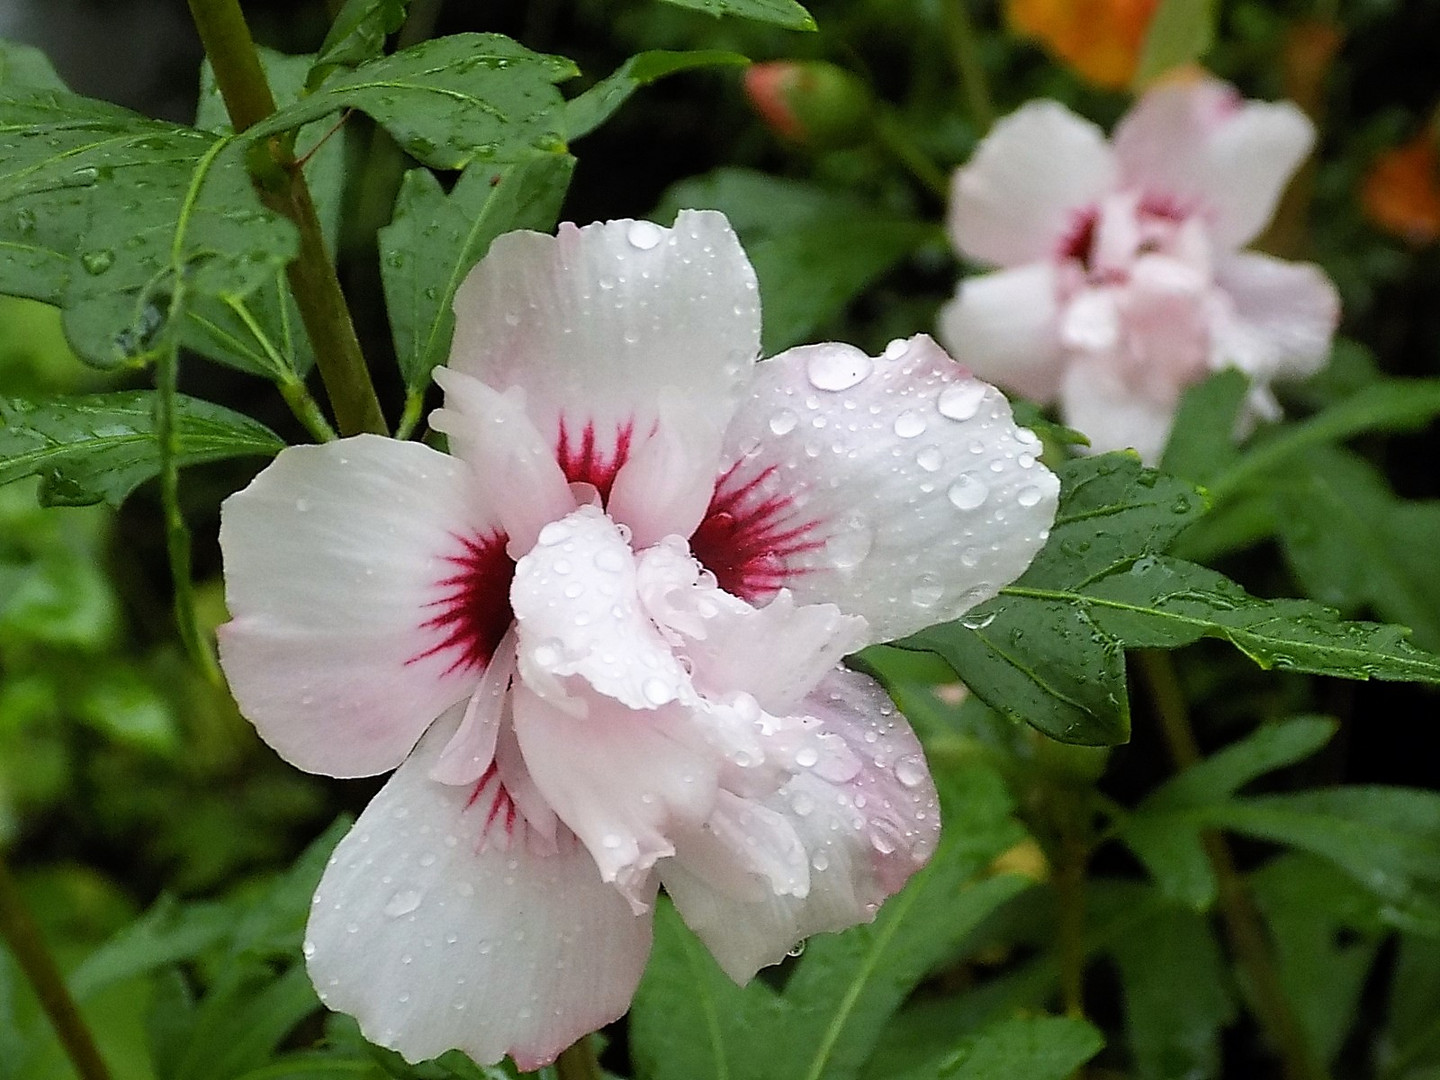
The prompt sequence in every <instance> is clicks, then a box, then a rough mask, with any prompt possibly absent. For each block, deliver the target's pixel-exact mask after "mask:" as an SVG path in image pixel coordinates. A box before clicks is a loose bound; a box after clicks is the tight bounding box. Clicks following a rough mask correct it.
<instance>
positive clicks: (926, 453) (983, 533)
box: [691, 335, 1059, 641]
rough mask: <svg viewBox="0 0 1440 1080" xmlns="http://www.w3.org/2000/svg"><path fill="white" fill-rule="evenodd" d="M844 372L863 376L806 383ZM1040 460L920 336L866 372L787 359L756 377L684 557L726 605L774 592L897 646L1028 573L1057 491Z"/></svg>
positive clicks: (835, 354) (1034, 445) (816, 358)
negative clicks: (857, 622)
mask: <svg viewBox="0 0 1440 1080" xmlns="http://www.w3.org/2000/svg"><path fill="white" fill-rule="evenodd" d="M860 361H864V363H863V365H862V364H861V363H860ZM843 364H849V365H851V366H852V367H854V368H855V370H857V371H863V372H864V375H863V377H861V378H858V379H856V380H855V381H854V382H853V383H851V384H850V385H848V386H847V387H846V388H844V389H835V390H830V389H822V388H821V385H820V384H821V383H824V384H826V385H838V384H836V383H832V382H829V381H828V380H824V379H821V380H818V381H817V379H816V377H815V373H816V371H817V370H819V371H822V372H823V371H827V370H829V369H830V368H832V367H836V366H840V365H843ZM1039 452H1040V443H1039V440H1038V439H1036V438H1035V436H1034V435H1032V434H1031V433H1030V432H1029V431H1028V430H1025V429H1023V428H1017V427H1016V426H1015V424H1014V421H1013V419H1012V416H1011V413H1010V406H1009V403H1008V402H1006V400H1005V399H1004V397H1003V396H1001V394H1000V392H999V391H997V390H996V389H995V388H994V387H992V386H988V385H986V384H985V383H982V382H980V381H979V380H978V379H972V378H970V377H968V374H967V372H966V371H965V369H964V368H962V367H961V366H960V365H959V364H956V363H955V362H954V361H953V360H951V359H950V358H949V357H948V356H947V355H945V353H944V351H943V350H941V349H940V347H939V346H938V345H936V344H935V343H934V342H933V341H931V340H930V339H929V338H928V337H925V336H924V335H921V336H918V337H915V338H912V339H910V341H908V342H895V343H893V344H892V346H891V347H890V348H888V349H886V351H885V355H884V356H882V357H880V358H879V359H877V360H874V361H871V360H869V359H868V358H866V357H864V356H863V354H860V353H859V352H858V350H855V349H852V348H850V347H849V346H846V345H815V346H807V347H804V348H799V349H791V350H790V351H789V352H786V353H784V354H782V355H780V356H778V357H776V358H775V359H773V360H768V361H766V362H765V363H763V364H761V365H760V367H759V368H758V369H757V376H756V380H755V385H754V389H753V392H752V395H751V397H750V399H749V400H748V401H747V402H746V403H745V404H744V405H743V406H742V407H741V409H740V411H739V412H738V413H737V414H736V417H735V420H734V422H733V423H732V424H731V426H730V430H729V431H728V432H727V433H726V456H725V460H727V461H731V462H734V464H733V466H732V467H731V468H730V469H729V471H728V472H727V473H726V474H725V475H724V476H722V478H721V480H720V482H719V483H718V485H717V487H716V493H715V497H714V499H713V500H712V501H711V507H710V512H709V514H708V515H707V516H706V519H705V521H704V522H702V523H701V525H700V528H699V529H698V530H696V532H695V535H694V537H692V539H691V549H692V550H693V551H694V552H695V554H696V556H697V557H699V558H700V560H701V562H703V563H704V564H705V565H706V566H707V567H708V568H709V569H710V570H712V571H714V573H715V574H716V576H717V577H718V578H719V582H720V585H721V587H722V588H724V589H726V590H727V591H729V592H732V593H734V594H736V595H739V596H743V597H746V598H747V599H750V600H752V601H758V600H763V599H764V598H766V597H767V596H771V595H773V594H774V592H775V591H776V590H778V589H779V588H782V587H787V588H789V589H791V590H792V591H793V592H794V594H795V599H796V600H797V601H799V602H800V603H802V604H811V603H833V604H835V605H837V606H838V607H839V608H840V610H841V611H843V612H845V613H847V614H852V615H861V616H863V617H864V618H865V619H867V620H868V621H869V623H870V631H871V639H872V640H876V641H884V640H889V639H891V638H895V637H901V636H903V635H905V634H908V633H911V632H913V631H915V630H918V629H920V628H921V627H923V626H927V625H930V624H931V623H936V622H941V621H943V620H946V619H953V618H955V617H957V616H958V615H960V614H961V613H963V612H964V611H966V610H968V609H969V608H970V607H973V606H974V605H975V604H978V603H980V602H981V601H983V600H986V599H988V598H990V597H991V596H994V595H995V593H996V592H997V591H998V590H999V589H1000V588H1001V587H1002V586H1003V585H1005V584H1006V583H1008V582H1010V581H1013V580H1014V579H1015V578H1016V577H1018V576H1019V575H1020V573H1021V571H1023V570H1024V569H1025V567H1026V566H1028V565H1029V563H1030V560H1031V559H1032V558H1033V557H1034V555H1035V552H1036V551H1038V550H1039V549H1040V546H1041V545H1042V544H1043V543H1044V541H1045V537H1046V535H1047V531H1048V529H1049V525H1050V522H1051V520H1052V518H1053V517H1054V513H1055V502H1056V495H1057V492H1058V490H1059V483H1058V481H1057V480H1056V479H1055V477H1054V475H1053V474H1051V473H1050V472H1049V470H1047V469H1046V468H1045V467H1044V466H1043V465H1040V464H1038V463H1037V460H1036V455H1037V454H1038V453H1039Z"/></svg>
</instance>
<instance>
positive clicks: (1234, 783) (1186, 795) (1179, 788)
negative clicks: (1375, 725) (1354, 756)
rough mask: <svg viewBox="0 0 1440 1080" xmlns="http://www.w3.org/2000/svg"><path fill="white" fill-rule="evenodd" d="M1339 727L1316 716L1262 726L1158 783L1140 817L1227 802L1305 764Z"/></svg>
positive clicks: (1143, 805) (1328, 720)
mask: <svg viewBox="0 0 1440 1080" xmlns="http://www.w3.org/2000/svg"><path fill="white" fill-rule="evenodd" d="M1338 726H1339V725H1337V724H1336V722H1335V721H1334V720H1330V719H1327V718H1322V717H1318V716H1301V717H1296V718H1294V719H1291V720H1281V721H1277V722H1275V723H1269V724H1262V725H1261V726H1260V727H1258V728H1256V729H1255V730H1254V731H1252V732H1251V733H1250V734H1249V735H1247V736H1245V738H1243V739H1241V740H1239V741H1238V742H1234V743H1231V744H1230V745H1229V746H1227V747H1225V748H1224V749H1222V750H1219V751H1217V752H1215V753H1214V754H1212V755H1210V756H1209V757H1208V758H1206V759H1205V760H1204V761H1201V762H1200V763H1199V764H1196V765H1192V766H1190V768H1188V769H1186V770H1185V771H1184V772H1183V773H1181V774H1180V775H1179V776H1177V777H1175V778H1174V779H1172V780H1169V781H1167V782H1166V783H1164V784H1162V785H1161V786H1160V787H1159V788H1157V789H1156V790H1155V791H1154V792H1153V793H1152V794H1151V795H1150V796H1149V798H1147V799H1146V800H1145V801H1144V802H1143V803H1142V804H1141V806H1140V810H1139V812H1141V813H1144V812H1146V811H1147V810H1174V809H1178V808H1180V807H1183V806H1200V805H1202V804H1204V803H1209V802H1218V801H1220V800H1222V799H1226V798H1229V797H1230V796H1231V795H1234V794H1235V793H1236V792H1237V791H1239V790H1240V789H1241V788H1242V787H1244V786H1245V785H1246V784H1248V783H1250V782H1251V781H1252V780H1255V779H1257V778H1259V777H1261V776H1264V775H1265V774H1266V773H1271V772H1274V771H1275V770H1277V769H1283V768H1286V767H1288V766H1290V765H1294V764H1296V763H1297V762H1300V761H1304V760H1305V759H1306V758H1308V757H1309V756H1310V755H1311V754H1314V753H1316V752H1317V751H1318V750H1319V749H1320V748H1321V747H1322V746H1324V745H1325V744H1326V743H1327V742H1329V741H1330V739H1331V737H1333V736H1334V734H1335V730H1336V728H1337V727H1338Z"/></svg>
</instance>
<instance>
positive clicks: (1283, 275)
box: [1216, 252, 1340, 380]
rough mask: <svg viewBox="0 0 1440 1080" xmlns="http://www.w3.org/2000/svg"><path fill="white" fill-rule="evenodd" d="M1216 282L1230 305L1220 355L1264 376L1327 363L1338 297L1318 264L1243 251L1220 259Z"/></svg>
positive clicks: (1220, 332) (1223, 324)
mask: <svg viewBox="0 0 1440 1080" xmlns="http://www.w3.org/2000/svg"><path fill="white" fill-rule="evenodd" d="M1216 283H1217V284H1218V285H1219V286H1220V288H1221V289H1222V290H1224V292H1225V294H1226V295H1227V296H1228V298H1229V300H1230V303H1231V305H1232V307H1231V308H1230V310H1229V311H1228V312H1227V315H1228V317H1227V318H1225V319H1223V320H1222V321H1221V323H1220V326H1219V327H1218V328H1217V337H1218V338H1219V340H1218V341H1217V350H1218V353H1219V356H1218V359H1220V360H1221V361H1223V362H1225V363H1229V364H1233V365H1234V366H1236V367H1238V368H1240V369H1242V370H1244V371H1247V372H1249V373H1250V374H1251V375H1253V376H1256V377H1258V378H1261V379H1265V380H1269V379H1272V378H1276V377H1290V378H1296V377H1301V376H1305V375H1309V374H1312V373H1313V372H1315V371H1316V370H1318V369H1319V368H1320V367H1321V366H1322V365H1323V364H1324V363H1325V361H1326V359H1327V358H1328V357H1329V355H1330V339H1331V337H1332V336H1333V335H1334V333H1335V327H1336V324H1337V323H1338V322H1339V319H1340V296H1339V294H1338V293H1337V292H1336V291H1335V286H1334V284H1333V283H1332V282H1331V281H1330V279H1329V278H1328V277H1326V276H1325V273H1324V271H1322V270H1321V269H1320V268H1319V267H1318V266H1315V265H1314V264H1312V263H1292V262H1285V261H1283V260H1281V259H1275V258H1271V257H1270V256H1268V255H1260V254H1256V253H1254V252H1241V253H1240V254H1238V255H1234V256H1232V257H1231V258H1229V259H1226V260H1224V261H1223V262H1221V264H1220V265H1219V267H1218V268H1217V270H1216Z"/></svg>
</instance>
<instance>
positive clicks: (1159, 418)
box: [1060, 358, 1228, 465]
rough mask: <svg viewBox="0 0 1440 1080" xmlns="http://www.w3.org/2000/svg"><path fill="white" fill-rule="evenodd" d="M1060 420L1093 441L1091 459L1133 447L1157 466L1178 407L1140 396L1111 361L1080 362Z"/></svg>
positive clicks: (1069, 376) (1070, 376)
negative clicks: (1109, 451) (1108, 452)
mask: <svg viewBox="0 0 1440 1080" xmlns="http://www.w3.org/2000/svg"><path fill="white" fill-rule="evenodd" d="M1060 416H1061V418H1062V419H1063V420H1064V421H1065V423H1066V424H1068V425H1070V426H1071V427H1073V428H1074V429H1075V430H1077V431H1081V432H1084V433H1085V434H1086V435H1087V436H1089V438H1090V447H1089V451H1090V453H1094V454H1100V453H1104V452H1105V451H1107V450H1124V449H1126V448H1127V447H1128V448H1131V449H1134V450H1135V451H1136V452H1137V453H1138V454H1139V455H1140V460H1141V461H1143V462H1145V463H1146V464H1147V465H1154V464H1156V463H1157V462H1158V461H1159V460H1160V454H1161V452H1162V451H1163V450H1164V449H1165V440H1166V439H1168V438H1169V436H1170V424H1171V422H1172V421H1173V420H1174V419H1175V402H1174V400H1173V399H1172V400H1170V401H1168V402H1166V401H1156V400H1155V399H1154V398H1152V397H1149V396H1147V395H1146V394H1144V393H1142V392H1140V391H1138V390H1137V389H1136V388H1135V387H1134V386H1132V385H1130V384H1129V383H1128V382H1127V380H1126V379H1125V378H1124V376H1123V375H1122V374H1121V373H1120V372H1119V371H1117V370H1116V367H1115V365H1114V363H1113V362H1111V361H1110V360H1108V359H1106V358H1099V359H1081V360H1077V361H1076V362H1075V363H1073V364H1071V365H1070V367H1069V369H1067V370H1066V372H1065V384H1064V386H1063V387H1062V388H1061V390H1060ZM1225 434H1226V435H1228V432H1227V433H1225Z"/></svg>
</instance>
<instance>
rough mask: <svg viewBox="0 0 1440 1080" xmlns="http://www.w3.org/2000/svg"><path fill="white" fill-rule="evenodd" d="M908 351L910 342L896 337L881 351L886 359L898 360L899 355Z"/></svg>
mask: <svg viewBox="0 0 1440 1080" xmlns="http://www.w3.org/2000/svg"><path fill="white" fill-rule="evenodd" d="M909 351H910V342H908V341H906V340H905V339H904V338H898V337H897V338H896V339H895V340H894V341H892V342H890V344H888V345H886V346H885V352H884V353H883V355H884V357H885V359H886V360H899V359H900V357H902V356H904V355H905V354H906V353H907V352H909Z"/></svg>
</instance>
